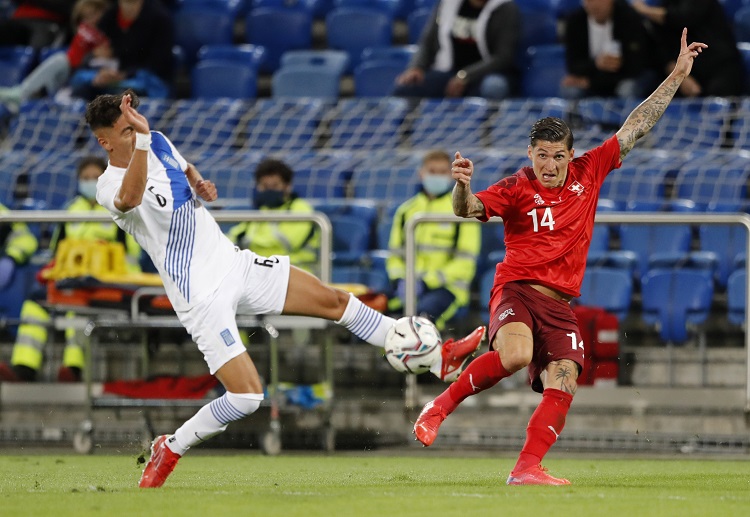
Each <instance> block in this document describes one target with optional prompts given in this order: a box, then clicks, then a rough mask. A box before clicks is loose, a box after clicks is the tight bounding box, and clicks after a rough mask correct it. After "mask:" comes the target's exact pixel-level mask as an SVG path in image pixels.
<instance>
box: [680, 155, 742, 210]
mask: <svg viewBox="0 0 750 517" xmlns="http://www.w3.org/2000/svg"><path fill="white" fill-rule="evenodd" d="M748 176H750V170H746V169H745V168H744V167H743V168H733V167H731V166H730V167H727V166H712V165H702V164H695V165H690V166H686V167H684V168H683V169H682V170H681V171H680V172H679V174H678V175H677V178H676V179H675V192H676V197H677V198H681V199H690V200H692V201H694V202H695V203H696V205H697V206H699V207H700V209H701V210H705V209H706V208H707V207H708V205H709V203H712V202H714V203H715V202H719V201H720V202H739V201H741V200H744V199H745V198H746V197H747V181H748Z"/></svg>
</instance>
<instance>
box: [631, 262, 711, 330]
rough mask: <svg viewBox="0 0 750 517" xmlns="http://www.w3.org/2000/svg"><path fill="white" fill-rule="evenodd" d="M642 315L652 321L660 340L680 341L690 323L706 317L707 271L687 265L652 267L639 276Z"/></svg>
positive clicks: (707, 299)
mask: <svg viewBox="0 0 750 517" xmlns="http://www.w3.org/2000/svg"><path fill="white" fill-rule="evenodd" d="M641 293H642V303H643V312H642V315H643V319H644V321H646V323H648V324H651V325H656V326H657V328H658V330H659V336H660V338H661V340H662V341H664V342H668V343H672V344H682V343H685V342H686V341H687V340H688V329H689V327H690V326H695V325H700V324H702V323H703V322H705V321H706V319H707V318H708V314H709V311H710V309H711V301H712V299H713V294H714V290H713V279H712V278H711V275H710V274H709V273H706V272H704V271H694V270H688V269H656V270H653V271H649V272H648V273H647V274H646V276H645V277H644V278H643V284H642V287H641Z"/></svg>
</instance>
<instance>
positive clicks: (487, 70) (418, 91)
mask: <svg viewBox="0 0 750 517" xmlns="http://www.w3.org/2000/svg"><path fill="white" fill-rule="evenodd" d="M520 36H521V14H520V11H519V9H518V6H517V5H516V4H515V2H513V1H512V0H441V1H440V3H438V4H437V5H436V6H435V9H433V12H432V16H431V17H430V19H429V20H428V21H427V24H426V25H425V29H424V31H423V32H422V36H421V38H420V40H419V49H418V50H417V53H416V54H415V55H414V57H413V58H412V61H411V63H410V64H409V68H407V69H406V70H405V71H404V72H403V73H402V74H401V75H399V76H398V77H397V78H396V87H395V90H394V95H397V96H400V97H431V98H441V97H465V96H480V97H485V98H487V99H495V100H501V99H504V98H505V97H507V96H508V95H510V93H511V91H512V89H513V84H514V83H515V82H517V75H518V71H517V70H516V66H515V59H516V55H517V48H518V42H519V40H520Z"/></svg>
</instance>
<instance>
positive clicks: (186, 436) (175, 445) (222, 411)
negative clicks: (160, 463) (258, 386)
mask: <svg viewBox="0 0 750 517" xmlns="http://www.w3.org/2000/svg"><path fill="white" fill-rule="evenodd" d="M262 400H263V394H262V393H230V392H226V393H225V394H224V395H222V396H221V397H219V398H217V399H215V400H212V401H211V402H209V403H208V404H206V405H205V406H203V407H202V408H200V409H199V410H198V412H197V413H196V414H195V415H193V417H192V418H191V419H190V420H188V421H187V422H185V423H184V424H182V426H181V427H180V428H179V429H177V431H175V433H174V440H167V447H169V448H170V449H171V450H172V452H174V453H177V454H179V455H180V456H182V455H183V454H185V452H186V451H187V450H188V449H189V448H190V447H192V446H194V445H197V444H199V443H201V442H204V441H206V440H208V439H209V438H211V437H212V436H216V435H217V434H219V433H221V432H223V431H224V430H225V429H226V428H227V424H229V422H234V421H235V420H240V419H242V418H245V417H246V416H248V415H251V414H252V413H254V412H255V411H256V410H257V409H258V407H260V403H261V401H262Z"/></svg>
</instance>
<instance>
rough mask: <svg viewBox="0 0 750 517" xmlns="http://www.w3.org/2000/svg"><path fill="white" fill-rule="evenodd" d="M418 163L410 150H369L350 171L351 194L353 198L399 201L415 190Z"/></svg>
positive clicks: (417, 158)
mask: <svg viewBox="0 0 750 517" xmlns="http://www.w3.org/2000/svg"><path fill="white" fill-rule="evenodd" d="M419 163H420V162H419V157H418V156H415V155H414V153H409V155H407V156H404V155H403V154H401V153H394V152H393V151H388V152H383V153H378V152H374V151H373V152H370V153H368V156H367V158H366V159H365V160H364V161H363V162H362V163H360V164H358V165H357V167H356V168H355V170H354V173H353V174H352V178H351V186H352V190H353V192H352V194H353V195H354V197H355V198H368V199H376V200H380V201H387V202H388V203H389V204H391V203H393V204H395V203H402V202H404V201H406V200H407V199H408V198H410V197H411V196H413V195H414V194H416V193H417V192H418V189H419V185H420V182H419V177H418V175H417V169H418V168H419Z"/></svg>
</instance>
